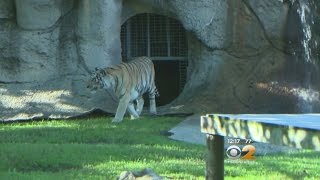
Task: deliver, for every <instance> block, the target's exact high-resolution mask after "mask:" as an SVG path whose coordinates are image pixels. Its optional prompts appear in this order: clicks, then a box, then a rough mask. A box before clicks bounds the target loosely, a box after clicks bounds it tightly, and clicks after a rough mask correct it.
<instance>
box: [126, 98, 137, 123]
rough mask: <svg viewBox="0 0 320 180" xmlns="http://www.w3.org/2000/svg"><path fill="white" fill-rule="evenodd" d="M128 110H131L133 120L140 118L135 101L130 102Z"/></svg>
mask: <svg viewBox="0 0 320 180" xmlns="http://www.w3.org/2000/svg"><path fill="white" fill-rule="evenodd" d="M128 112H129V113H130V115H131V120H134V119H138V118H139V113H138V112H137V111H136V110H135V108H134V103H133V102H129V105H128Z"/></svg>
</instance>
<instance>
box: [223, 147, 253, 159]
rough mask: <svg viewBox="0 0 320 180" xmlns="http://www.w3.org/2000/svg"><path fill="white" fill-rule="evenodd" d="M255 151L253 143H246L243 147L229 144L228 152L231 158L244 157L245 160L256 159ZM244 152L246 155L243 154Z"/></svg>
mask: <svg viewBox="0 0 320 180" xmlns="http://www.w3.org/2000/svg"><path fill="white" fill-rule="evenodd" d="M254 152H256V148H255V147H254V146H252V145H245V146H244V147H243V148H242V149H240V148H239V146H236V145H232V146H229V147H228V149H227V151H226V154H227V156H228V158H229V159H240V158H241V156H242V158H241V159H244V160H255V159H256V157H255V156H254ZM243 154H244V155H243Z"/></svg>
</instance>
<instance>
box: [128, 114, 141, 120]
mask: <svg viewBox="0 0 320 180" xmlns="http://www.w3.org/2000/svg"><path fill="white" fill-rule="evenodd" d="M135 119H139V116H133V115H131V117H130V120H135Z"/></svg>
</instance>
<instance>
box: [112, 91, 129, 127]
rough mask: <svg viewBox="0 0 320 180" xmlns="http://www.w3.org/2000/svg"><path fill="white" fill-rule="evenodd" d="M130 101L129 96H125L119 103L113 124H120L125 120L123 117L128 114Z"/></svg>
mask: <svg viewBox="0 0 320 180" xmlns="http://www.w3.org/2000/svg"><path fill="white" fill-rule="evenodd" d="M129 101H130V96H128V95H124V96H123V97H122V98H121V99H120V102H119V105H118V108H117V112H116V115H115V117H114V118H113V119H112V122H113V123H119V122H121V121H122V120H123V116H124V114H125V113H126V110H127V107H128V104H129Z"/></svg>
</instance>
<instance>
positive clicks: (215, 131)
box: [201, 114, 320, 151]
mask: <svg viewBox="0 0 320 180" xmlns="http://www.w3.org/2000/svg"><path fill="white" fill-rule="evenodd" d="M288 117H289V118H290V116H288ZM301 121H303V119H301ZM319 123H320V119H319ZM201 132H203V133H207V134H212V135H220V136H228V137H232V138H240V139H252V140H253V141H257V142H264V143H270V144H275V145H283V146H290V147H295V148H300V149H302V148H303V149H313V150H316V151H320V131H319V130H316V129H312V126H311V125H310V127H309V128H303V127H296V126H294V122H293V125H288V126H286V125H279V124H274V123H273V124H272V123H268V120H267V119H266V120H265V121H264V122H261V121H260V122H259V121H254V120H246V119H245V118H243V119H239V118H232V117H230V116H224V115H215V114H209V115H207V116H202V117H201Z"/></svg>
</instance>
